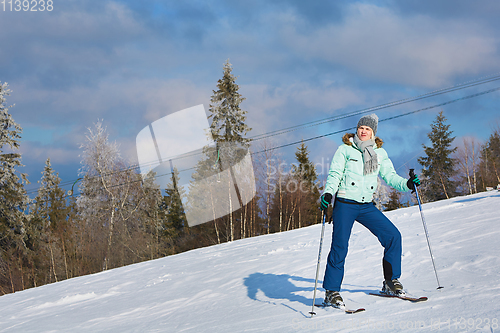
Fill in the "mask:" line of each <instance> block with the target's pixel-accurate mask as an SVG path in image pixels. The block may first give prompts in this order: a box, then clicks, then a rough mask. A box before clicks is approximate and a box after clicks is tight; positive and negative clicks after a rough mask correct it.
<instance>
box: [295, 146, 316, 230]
mask: <svg viewBox="0 0 500 333" xmlns="http://www.w3.org/2000/svg"><path fill="white" fill-rule="evenodd" d="M295 158H296V159H297V162H298V164H296V165H292V175H293V178H292V179H293V181H296V182H297V189H298V191H297V199H298V205H297V207H298V209H297V213H298V215H297V222H298V225H297V226H298V227H299V228H300V227H303V226H304V225H306V224H313V223H315V221H316V220H317V217H318V216H319V214H317V209H316V207H317V201H318V200H319V189H318V188H317V187H316V186H315V183H316V180H317V178H318V176H317V173H316V168H315V166H314V163H312V162H311V161H310V159H309V151H308V150H307V146H306V145H305V144H304V142H302V143H301V145H300V146H299V147H297V151H296V152H295Z"/></svg>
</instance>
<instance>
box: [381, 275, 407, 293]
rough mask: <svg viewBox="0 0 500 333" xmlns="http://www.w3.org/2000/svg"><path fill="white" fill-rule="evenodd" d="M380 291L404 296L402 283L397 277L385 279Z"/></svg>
mask: <svg viewBox="0 0 500 333" xmlns="http://www.w3.org/2000/svg"><path fill="white" fill-rule="evenodd" d="M382 293H383V294H387V295H395V296H404V295H405V294H406V293H405V291H404V290H403V285H402V284H401V282H399V280H398V279H392V280H385V281H384V284H383V286H382Z"/></svg>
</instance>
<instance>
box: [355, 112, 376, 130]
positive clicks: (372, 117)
mask: <svg viewBox="0 0 500 333" xmlns="http://www.w3.org/2000/svg"><path fill="white" fill-rule="evenodd" d="M360 126H368V127H370V128H371V129H372V130H373V135H375V134H377V126H378V117H377V115H376V114H375V113H372V114H369V115H367V116H363V117H361V119H360V120H359V121H358V126H357V127H356V128H359V127H360Z"/></svg>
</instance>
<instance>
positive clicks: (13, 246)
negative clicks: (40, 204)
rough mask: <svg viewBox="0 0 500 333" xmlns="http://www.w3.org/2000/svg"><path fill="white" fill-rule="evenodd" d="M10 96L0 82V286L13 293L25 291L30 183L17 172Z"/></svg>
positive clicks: (18, 133)
mask: <svg viewBox="0 0 500 333" xmlns="http://www.w3.org/2000/svg"><path fill="white" fill-rule="evenodd" d="M9 94H10V90H9V89H8V84H7V83H3V84H1V83H0V249H1V252H2V253H1V255H0V260H1V261H0V274H1V276H0V279H1V280H0V286H6V287H7V286H8V287H9V288H8V289H7V290H10V291H12V292H14V291H15V290H16V289H18V290H19V289H24V283H23V282H22V281H23V272H22V265H23V260H22V259H23V256H24V254H25V251H26V245H25V243H24V240H25V237H26V230H25V222H26V215H25V214H24V211H25V210H26V208H27V205H28V203H29V198H28V196H27V195H26V190H25V188H24V184H25V183H29V182H28V179H27V175H26V174H24V173H19V172H18V171H17V170H16V168H18V167H21V166H22V164H21V154H20V153H19V152H18V150H19V140H20V139H21V133H22V128H21V126H20V125H18V124H17V123H16V122H15V121H14V119H13V118H12V116H11V114H10V113H9V108H8V107H7V106H6V105H5V102H6V96H8V95H9ZM13 260H14V261H15V262H16V264H14V262H13ZM14 267H18V268H19V271H20V272H18V273H17V274H16V272H14V270H15V268H14ZM16 276H18V277H20V278H19V280H20V282H19V281H16ZM2 290H5V289H4V288H2ZM4 292H5V291H4Z"/></svg>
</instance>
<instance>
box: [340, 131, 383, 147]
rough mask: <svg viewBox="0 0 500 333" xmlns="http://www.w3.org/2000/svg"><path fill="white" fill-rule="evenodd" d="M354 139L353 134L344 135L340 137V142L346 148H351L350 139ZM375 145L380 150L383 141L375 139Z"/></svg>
mask: <svg viewBox="0 0 500 333" xmlns="http://www.w3.org/2000/svg"><path fill="white" fill-rule="evenodd" d="M352 138H354V133H346V134H344V136H343V137H342V142H344V143H345V144H346V145H348V146H352V141H351V139H352ZM375 143H376V144H377V148H382V145H383V144H384V141H382V139H381V138H379V137H378V136H376V137H375Z"/></svg>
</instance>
